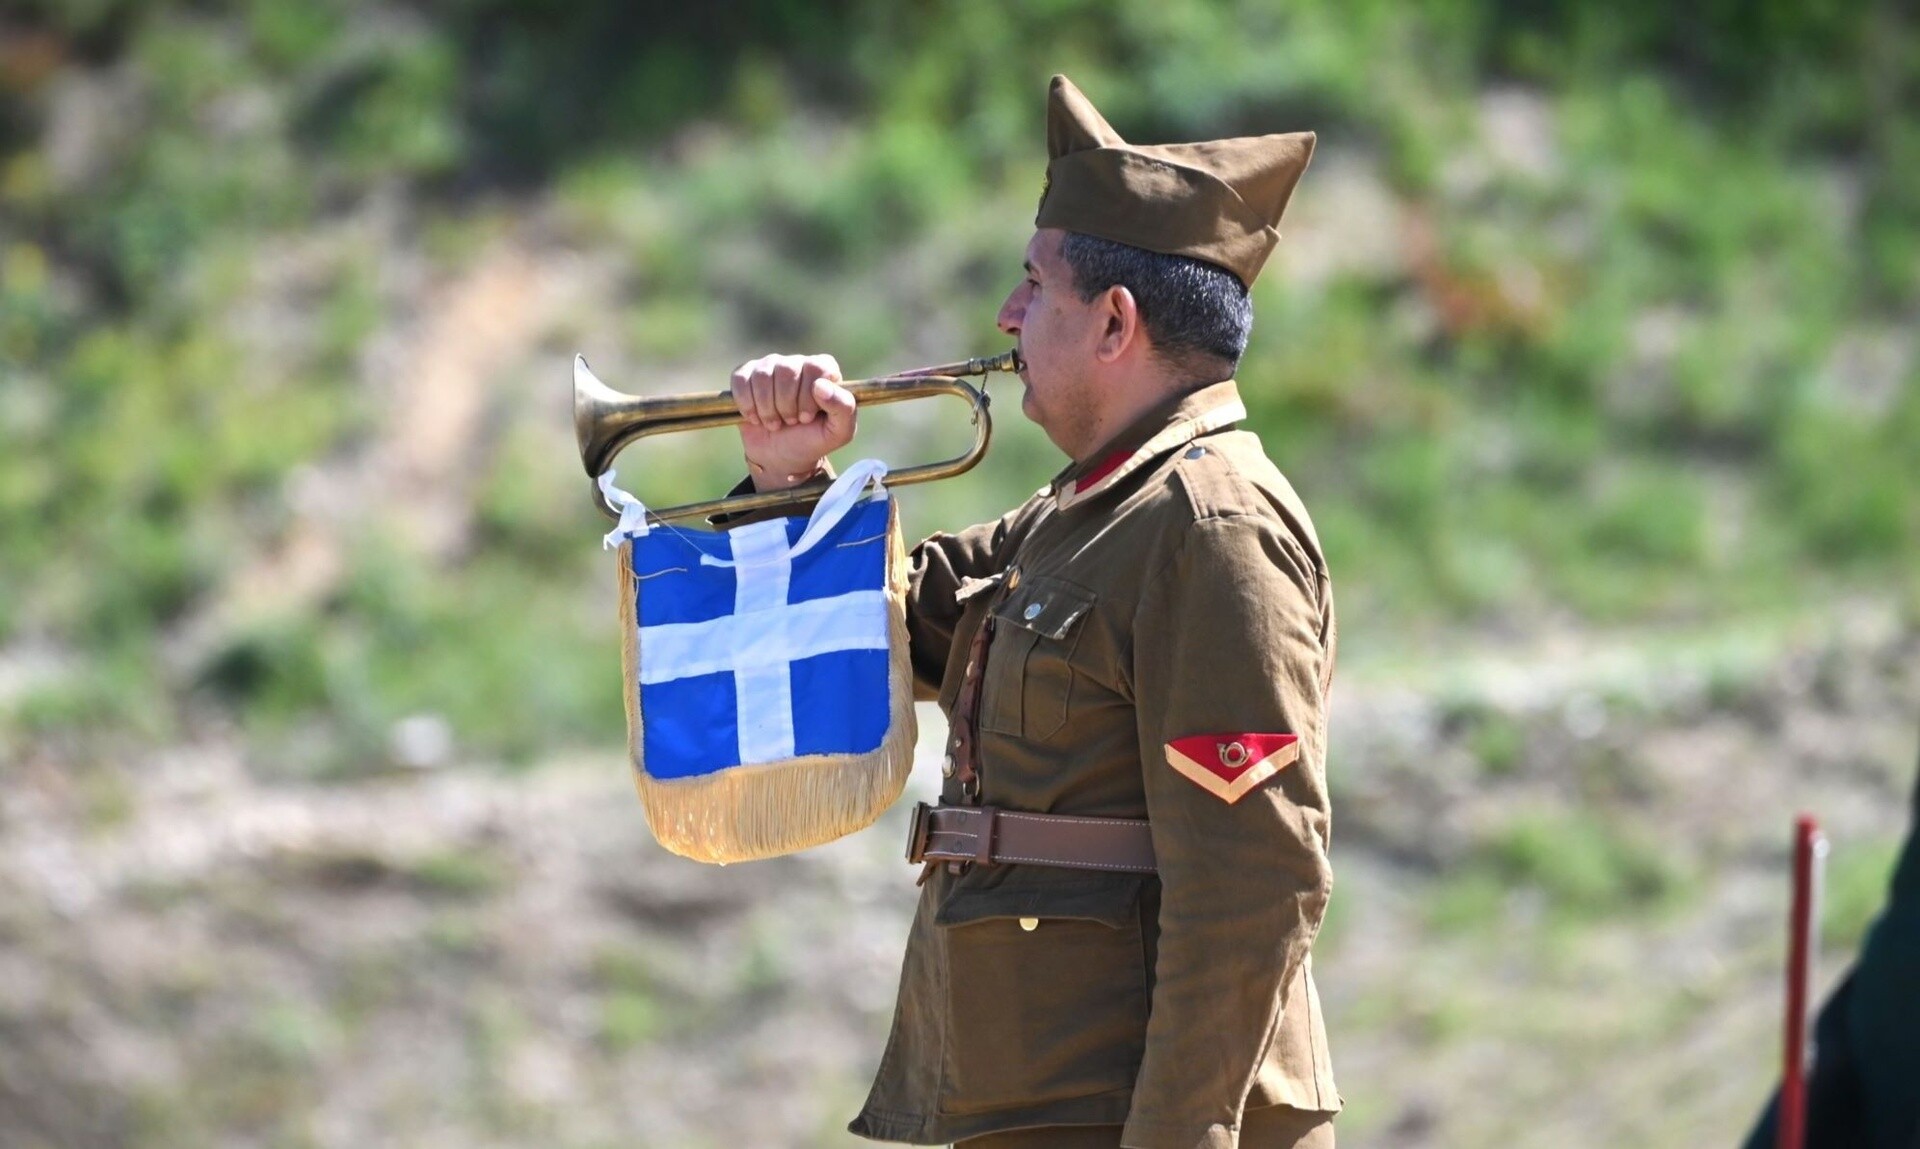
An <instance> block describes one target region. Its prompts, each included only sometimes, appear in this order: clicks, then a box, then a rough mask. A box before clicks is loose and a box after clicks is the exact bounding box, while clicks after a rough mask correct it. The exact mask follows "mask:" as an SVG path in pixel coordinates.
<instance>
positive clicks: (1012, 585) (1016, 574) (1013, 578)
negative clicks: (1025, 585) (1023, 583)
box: [1007, 567, 1020, 590]
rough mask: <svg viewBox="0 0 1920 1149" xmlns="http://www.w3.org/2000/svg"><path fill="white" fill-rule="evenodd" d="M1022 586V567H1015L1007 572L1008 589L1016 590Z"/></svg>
mask: <svg viewBox="0 0 1920 1149" xmlns="http://www.w3.org/2000/svg"><path fill="white" fill-rule="evenodd" d="M1019 586H1020V568H1019V567H1014V568H1013V569H1012V570H1010V571H1008V572H1007V589H1008V590H1016V589H1018V588H1019Z"/></svg>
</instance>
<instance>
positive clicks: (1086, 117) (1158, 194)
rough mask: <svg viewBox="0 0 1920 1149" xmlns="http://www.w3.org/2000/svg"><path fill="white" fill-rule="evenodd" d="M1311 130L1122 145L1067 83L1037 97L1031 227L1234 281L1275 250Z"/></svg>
mask: <svg viewBox="0 0 1920 1149" xmlns="http://www.w3.org/2000/svg"><path fill="white" fill-rule="evenodd" d="M1313 140H1314V136H1313V133H1312V132H1289V133H1287V134H1285V135H1278V136H1245V137H1242V138H1240V139H1233V140H1206V141H1203V142H1201V143H1194V144H1152V145H1136V144H1130V143H1128V142H1127V141H1125V140H1123V139H1121V138H1120V133H1118V132H1116V131H1114V130H1113V128H1112V127H1111V126H1109V125H1108V123H1107V121H1106V120H1105V119H1104V118H1102V116H1101V115H1100V113H1099V112H1098V111H1096V110H1095V109H1094V106H1093V104H1092V102H1090V101H1089V100H1088V99H1087V98H1086V97H1085V96H1084V95H1082V94H1081V93H1080V89H1078V88H1076V87H1074V86H1073V81H1071V80H1069V79H1067V78H1066V77H1065V76H1055V77H1054V78H1053V86H1052V88H1051V90H1050V91H1049V92H1048V93H1047V159H1048V163H1047V183H1046V187H1045V189H1044V190H1043V191H1042V192H1041V193H1040V213H1039V215H1038V216H1037V217H1035V219H1034V221H1033V223H1034V226H1035V227H1057V228H1060V229H1062V230H1065V231H1077V232H1081V233H1082V234H1085V235H1092V236H1098V237H1099V238H1101V239H1110V240H1113V241H1114V242H1116V243H1124V244H1129V245H1131V246H1133V247H1143V248H1146V249H1147V250H1148V251H1158V252H1162V253H1164V254H1167V255H1185V256H1190V257H1192V258H1194V259H1203V260H1206V261H1207V262H1208V263H1213V264H1218V265H1219V266H1221V267H1224V268H1226V269H1227V270H1228V271H1231V272H1233V274H1234V275H1236V276H1238V277H1239V278H1240V282H1241V283H1244V284H1246V285H1247V286H1249V287H1251V286H1253V280H1254V277H1255V276H1257V275H1259V274H1260V268H1261V266H1262V265H1264V264H1265V263H1266V262H1267V256H1269V255H1271V254H1273V248H1274V245H1275V244H1277V243H1279V242H1280V232H1279V231H1278V230H1277V225H1278V224H1279V222H1280V213H1282V212H1284V211H1286V210H1287V201H1288V200H1289V199H1291V198H1292V197H1293V188H1294V185H1295V184H1298V183H1299V182H1300V175H1301V173H1302V172H1304V171H1306V170H1307V161H1309V160H1311V159H1312V158H1313Z"/></svg>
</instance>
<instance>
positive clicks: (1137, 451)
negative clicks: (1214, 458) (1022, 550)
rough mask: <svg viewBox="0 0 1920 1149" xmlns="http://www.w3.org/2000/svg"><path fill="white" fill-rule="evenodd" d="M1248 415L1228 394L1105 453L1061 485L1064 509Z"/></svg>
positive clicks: (1057, 489) (1057, 493) (1059, 496)
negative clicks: (1154, 432)
mask: <svg viewBox="0 0 1920 1149" xmlns="http://www.w3.org/2000/svg"><path fill="white" fill-rule="evenodd" d="M1231 394H1232V392H1229V395H1231ZM1246 417H1247V408H1246V406H1245V405H1244V404H1242V403H1241V402H1240V400H1239V398H1238V397H1237V396H1235V397H1232V398H1228V399H1227V400H1226V401H1225V402H1222V403H1217V404H1215V405H1214V406H1212V407H1209V408H1207V409H1206V410H1204V411H1201V412H1199V413H1198V414H1195V415H1190V416H1188V417H1187V418H1185V419H1181V420H1179V421H1178V422H1175V423H1170V424H1168V425H1167V426H1166V427H1165V428H1163V429H1162V430H1161V431H1160V433H1159V434H1157V435H1155V436H1153V437H1152V438H1151V439H1148V440H1147V441H1146V442H1145V443H1142V444H1140V445H1139V446H1138V447H1132V448H1128V447H1122V448H1121V449H1120V450H1117V451H1115V452H1113V453H1112V454H1110V455H1105V456H1103V457H1102V458H1101V459H1100V461H1099V462H1098V463H1096V464H1094V466H1093V468H1092V469H1091V470H1089V471H1088V472H1087V473H1086V474H1084V475H1081V476H1079V477H1078V478H1075V479H1073V480H1071V481H1069V482H1066V483H1062V484H1059V485H1057V486H1056V487H1055V489H1054V493H1055V496H1056V498H1057V499H1058V501H1059V505H1060V506H1061V508H1062V509H1064V508H1066V507H1070V506H1073V505H1074V504H1075V503H1078V502H1080V501H1082V500H1083V499H1090V498H1092V497H1093V496H1095V495H1097V494H1099V493H1100V492H1102V491H1105V490H1108V489H1109V488H1111V487H1113V486H1114V484H1116V483H1118V482H1119V481H1120V480H1122V479H1124V478H1126V477H1127V476H1128V475H1131V474H1133V473H1134V472H1135V471H1137V470H1139V469H1140V468H1141V467H1143V466H1145V465H1146V464H1148V463H1150V462H1152V461H1153V460H1155V459H1157V458H1159V457H1160V456H1161V455H1164V454H1166V453H1167V452H1168V451H1171V450H1172V449H1174V448H1175V447H1180V446H1184V445H1186V444H1187V443H1190V442H1192V441H1193V440H1195V439H1198V438H1199V437H1200V436H1202V435H1210V434H1212V433H1213V432H1215V431H1218V430H1220V429H1221V428H1223V427H1230V426H1232V425H1233V424H1235V423H1238V422H1240V421H1241V420H1242V419H1245V418H1246Z"/></svg>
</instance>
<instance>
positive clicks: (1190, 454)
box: [1187, 447, 1207, 459]
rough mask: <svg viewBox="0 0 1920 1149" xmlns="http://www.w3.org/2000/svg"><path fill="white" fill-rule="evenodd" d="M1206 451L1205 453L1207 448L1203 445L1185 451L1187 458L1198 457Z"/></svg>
mask: <svg viewBox="0 0 1920 1149" xmlns="http://www.w3.org/2000/svg"><path fill="white" fill-rule="evenodd" d="M1206 453H1207V449H1206V448H1205V447H1195V448H1193V449H1192V450H1189V451H1188V452H1187V458H1189V459H1198V458H1199V457H1200V456H1202V455H1204V454H1206Z"/></svg>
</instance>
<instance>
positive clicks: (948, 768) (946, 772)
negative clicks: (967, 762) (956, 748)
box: [940, 758, 953, 778]
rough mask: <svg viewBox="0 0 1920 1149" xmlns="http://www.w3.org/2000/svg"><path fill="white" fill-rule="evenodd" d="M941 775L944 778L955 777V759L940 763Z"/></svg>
mask: <svg viewBox="0 0 1920 1149" xmlns="http://www.w3.org/2000/svg"><path fill="white" fill-rule="evenodd" d="M940 776H941V777H942V778H951V777H953V759H951V758H949V759H947V760H946V761H945V762H942V763H941V764H940Z"/></svg>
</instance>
